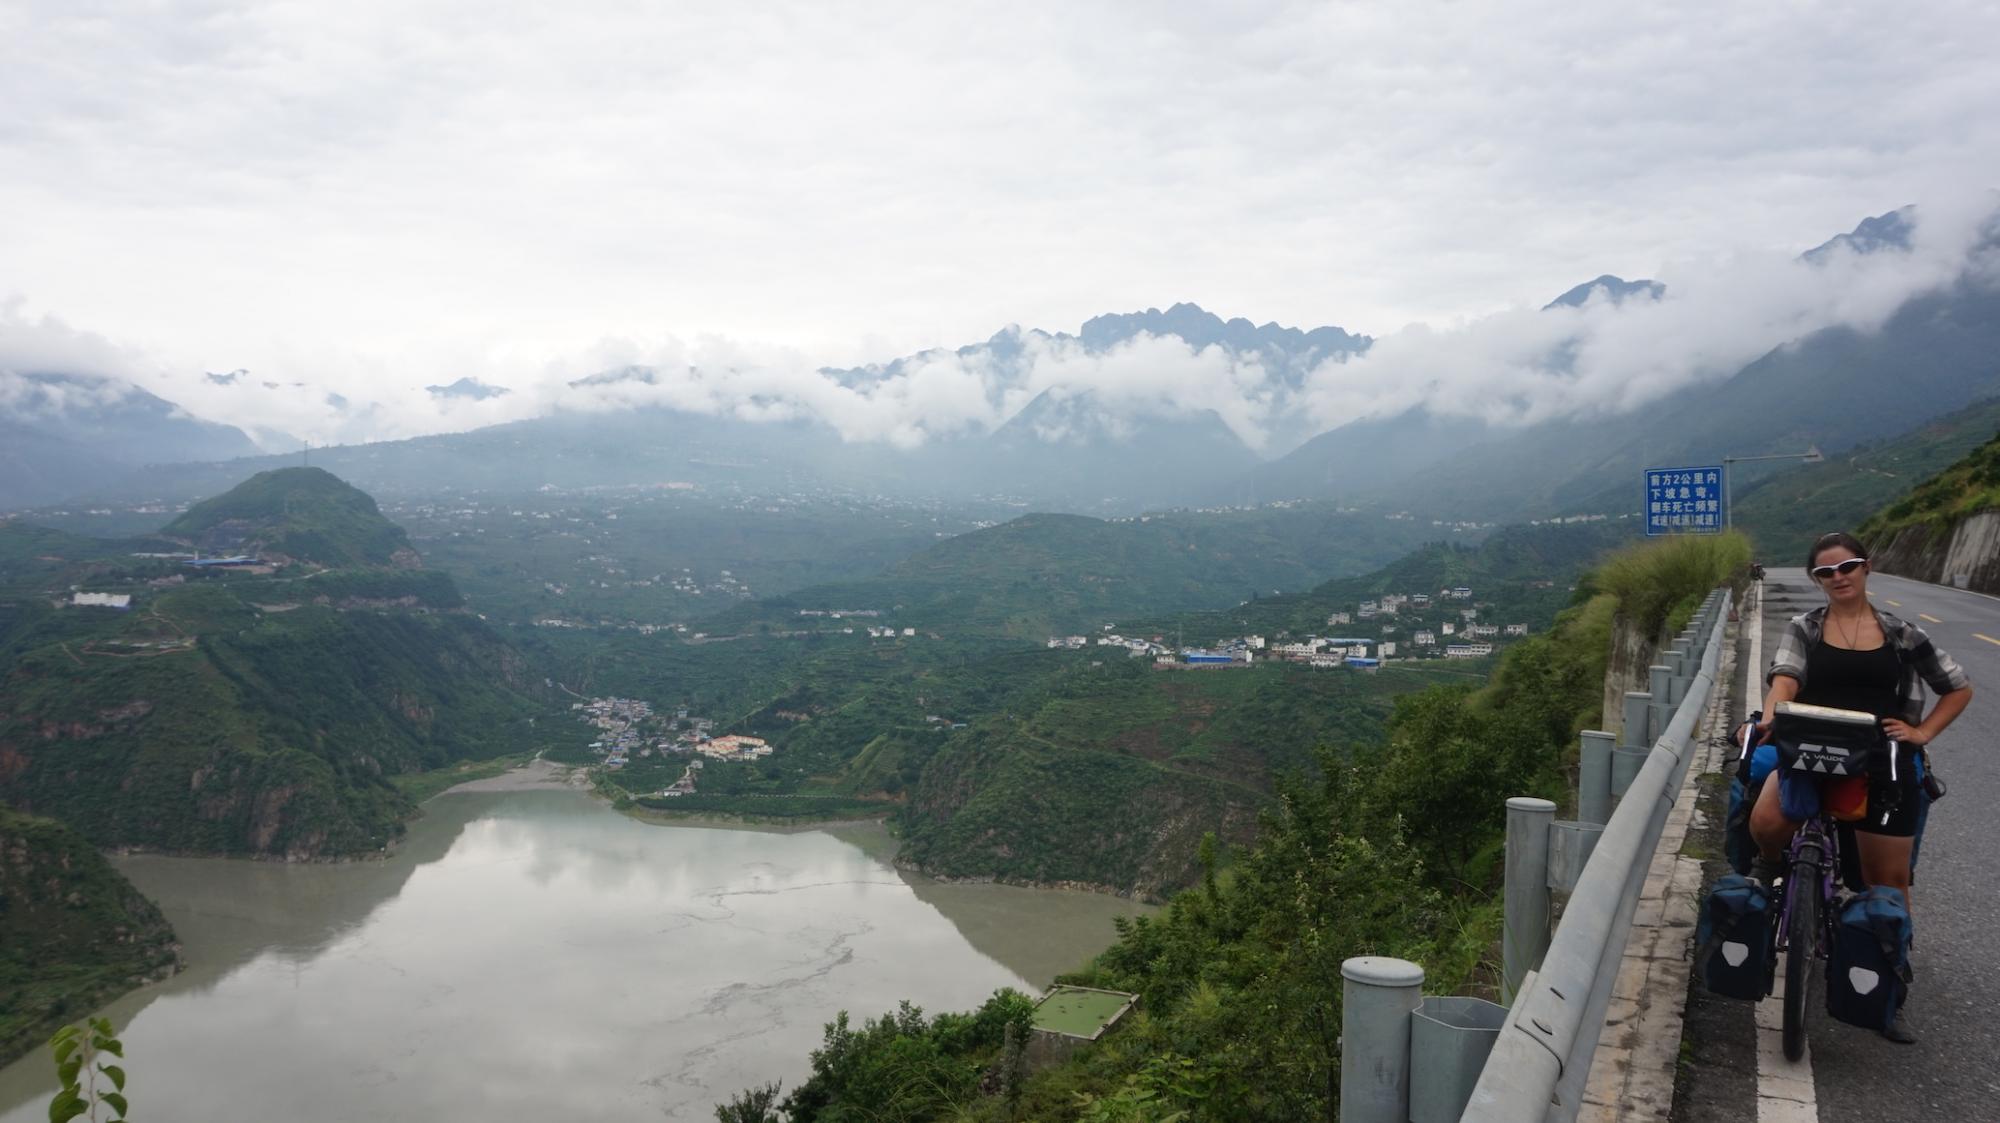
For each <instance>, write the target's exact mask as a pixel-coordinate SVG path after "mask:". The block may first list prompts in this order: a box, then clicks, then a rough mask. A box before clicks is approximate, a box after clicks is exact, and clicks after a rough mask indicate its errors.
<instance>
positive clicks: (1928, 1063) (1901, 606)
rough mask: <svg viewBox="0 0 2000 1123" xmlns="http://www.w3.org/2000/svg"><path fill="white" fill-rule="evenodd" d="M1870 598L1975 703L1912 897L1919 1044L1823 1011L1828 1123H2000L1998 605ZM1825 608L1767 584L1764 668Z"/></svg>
mask: <svg viewBox="0 0 2000 1123" xmlns="http://www.w3.org/2000/svg"><path fill="white" fill-rule="evenodd" d="M1868 591H1869V594H1870V596H1871V597H1872V598H1873V599H1874V601H1875V606H1876V607H1877V608H1879V609H1882V610H1884V611H1887V612H1892V613H1895V614H1896V615H1898V616H1900V617H1902V618H1903V619H1905V620H1909V621H1911V622H1913V623H1915V624H1917V625H1919V626H1920V627H1922V628H1923V629H1924V631H1926V632H1928V633H1929V634H1930V637H1931V639H1932V641H1933V642H1935V643H1936V644H1937V645H1938V646H1939V647H1942V648H1943V649H1944V650H1946V651H1948V652H1950V653H1951V654H1952V656H1953V657H1955V658H1956V659H1957V660H1958V661H1959V662H1960V663H1961V664H1962V665H1964V667H1965V670H1966V673H1967V674H1969V675H1970V676H1971V677H1972V685H1973V689H1974V690H1975V692H1976V693H1975V695H1974V698H1973V702H1972V706H1971V708H1970V709H1968V710H1967V711H1966V712H1965V714H1964V715H1963V716H1961V717H1960V718H1959V719H1958V721H1957V722H1956V723H1955V724H1953V725H1952V727H1951V729H1950V730H1949V731H1948V732H1946V733H1945V735H1944V736H1942V737H1940V738H1939V739H1938V741H1937V742H1936V744H1934V745H1933V746H1932V748H1931V757H1932V760H1933V761H1934V762H1935V763H1936V766H1937V771H1938V775H1940V776H1942V777H1943V778H1944V779H1945V781H1946V783H1947V784H1948V785H1949V786H1950V791H1949V792H1948V793H1947V794H1946V796H1945V798H1944V799H1943V800H1940V801H1939V802H1938V803H1937V804H1936V805H1935V806H1934V807H1933V808H1932V809H1931V817H1930V823H1929V826H1928V827H1927V829H1926V832H1925V835H1924V843H1923V853H1922V856H1921V859H1920V861H1919V863H1918V866H1917V880H1916V885H1915V886H1914V889H1913V893H1912V896H1913V902H1912V907H1913V914H1914V917H1915V920H1916V946H1915V966H1916V982H1915V984H1914V985H1913V986H1912V987H1911V989H1910V1001H1909V1005H1908V1006H1907V1007H1906V1008H1905V1009H1906V1011H1907V1017H1908V1019H1909V1021H1910V1024H1911V1025H1912V1026H1914V1027H1915V1029H1916V1031H1917V1033H1918V1034H1919V1035H1920V1037H1921V1040H1920V1041H1919V1042H1918V1043H1917V1044H1915V1045H1895V1044H1891V1043H1890V1042H1888V1041H1885V1040H1883V1039H1882V1038H1881V1037H1879V1036H1877V1035H1875V1034H1871V1033H1868V1032H1866V1031H1864V1030H1859V1029H1855V1028H1853V1027H1850V1026H1846V1025H1842V1024H1841V1023H1839V1022H1835V1021H1833V1020H1832V1019H1830V1018H1828V1017H1827V1016H1826V1012H1825V1009H1824V1008H1823V1006H1822V1008H1821V1009H1820V1010H1819V1011H1817V1013H1816V1015H1815V1017H1814V1020H1813V1022H1812V1025H1811V1041H1812V1064H1813V1082H1814V1084H1815V1085H1816V1087H1817V1090H1818V1093H1819V1117H1820V1119H1821V1120H1822V1121H1824V1123H1896V1121H1901V1120H1909V1121H1911V1123H1915V1121H1918V1120H1922V1121H1925V1123H1936V1121H1938V1120H1945V1121H1949V1123H1977V1121H1986V1120H2000V599H1996V598H1993V597H1989V596H1985V595H1982V594H1979V593H1971V592H1966V591H1964V590H1960V589H1949V588H1941V587H1939V586H1936V585H1926V584H1922V583H1920V582H1916V581H1907V580H1903V579H1902V578H1897V577H1889V576H1885V575H1882V574H1875V575H1873V576H1871V577H1870V578H1869V579H1868ZM1821 603H1823V598H1821V596H1820V594H1819V592H1818V590H1817V589H1815V588H1814V587H1813V585H1812V582H1811V581H1810V580H1808V579H1807V578H1806V575H1805V572H1804V571H1803V570H1798V569H1791V570H1772V571H1771V572H1770V575H1769V577H1768V578H1767V580H1766V583H1765V602H1764V605H1765V607H1764V654H1765V658H1766V660H1768V659H1769V657H1770V653H1771V651H1772V650H1773V648H1774V646H1775V644H1776V642H1777V637H1778V635H1779V634H1780V632H1781V630H1782V629H1783V628H1784V627H1785V624H1786V622H1787V621H1788V620H1789V619H1790V618H1791V616H1792V615H1794V614H1796V613H1799V612H1803V611H1805V610H1806V609H1808V608H1812V607H1815V606H1817V605H1819V604H1821ZM1928 702H1929V700H1928V699H1927V701H1926V704H1927V706H1928ZM1750 1117H1751V1118H1754V1109H1753V1111H1752V1114H1751V1116H1750Z"/></svg>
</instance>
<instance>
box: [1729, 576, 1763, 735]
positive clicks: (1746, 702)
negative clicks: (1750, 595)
mask: <svg viewBox="0 0 2000 1123" xmlns="http://www.w3.org/2000/svg"><path fill="white" fill-rule="evenodd" d="M1756 588H1757V596H1756V601H1757V604H1756V607H1755V609H1753V610H1752V611H1751V612H1750V613H1749V616H1750V652H1749V654H1750V658H1749V659H1748V660H1746V661H1745V662H1744V665H1743V712H1744V713H1746V714H1747V713H1749V712H1750V711H1751V710H1754V709H1759V708H1761V707H1762V706H1763V704H1764V692H1763V691H1762V690H1759V689H1758V687H1760V686H1762V685H1764V674H1763V670H1764V583H1763V582H1762V581H1759V582H1757V585H1756ZM1743 616H1744V614H1743V613H1742V612H1738V613H1737V614H1736V619H1737V622H1738V623H1739V624H1740V623H1741V622H1742V620H1743Z"/></svg>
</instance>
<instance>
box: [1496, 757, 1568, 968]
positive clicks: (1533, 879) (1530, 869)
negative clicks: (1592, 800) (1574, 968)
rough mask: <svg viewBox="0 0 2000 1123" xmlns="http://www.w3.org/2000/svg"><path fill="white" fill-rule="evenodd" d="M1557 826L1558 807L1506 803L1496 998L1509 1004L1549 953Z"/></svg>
mask: <svg viewBox="0 0 2000 1123" xmlns="http://www.w3.org/2000/svg"><path fill="white" fill-rule="evenodd" d="M1555 821H1556V805H1555V804H1554V803H1552V802H1550V801H1549V800H1546V799H1536V798H1535V797H1533V796H1525V795H1517V796H1515V797H1513V798H1512V799H1509V800H1508V801H1507V872H1506V879H1507V880H1506V884H1505V886H1504V889H1503V896H1504V907H1505V910H1506V919H1505V927H1504V928H1503V929H1502V931H1501V937H1500V961H1501V978H1500V997H1501V999H1502V1000H1503V1001H1505V1002H1507V1003H1509V1004H1511V1003H1512V1002H1513V1001H1514V995H1515V993H1516V991H1517V990H1518V989H1519V988H1520V986H1521V980H1522V979H1524V978H1526V977H1527V974H1528V972H1530V971H1533V970H1534V969H1535V968H1537V967H1539V966H1541V964H1542V953H1544V952H1546V951H1548V950H1549V825H1550V824H1552V823H1554V822H1555Z"/></svg>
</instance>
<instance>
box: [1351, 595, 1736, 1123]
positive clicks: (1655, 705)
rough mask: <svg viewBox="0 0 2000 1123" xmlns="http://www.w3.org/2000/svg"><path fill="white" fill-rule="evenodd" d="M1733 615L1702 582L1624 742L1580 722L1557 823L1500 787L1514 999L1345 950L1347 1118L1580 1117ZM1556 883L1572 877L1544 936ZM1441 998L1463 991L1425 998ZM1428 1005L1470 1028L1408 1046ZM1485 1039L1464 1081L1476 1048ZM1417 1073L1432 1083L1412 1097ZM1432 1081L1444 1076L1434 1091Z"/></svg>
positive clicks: (1652, 672) (1485, 1121) (1509, 1121)
mask: <svg viewBox="0 0 2000 1123" xmlns="http://www.w3.org/2000/svg"><path fill="white" fill-rule="evenodd" d="M1728 615H1729V595H1728V593H1727V592H1726V591H1724V590H1717V591H1716V592H1714V593H1712V594H1710V596H1709V597H1708V599H1707V600H1705V601H1703V602H1702V605H1701V608H1700V609H1699V610H1698V611H1697V613H1696V614H1695V618H1694V620H1693V621H1692V622H1691V625H1690V627H1689V628H1688V629H1687V630H1686V631H1684V632H1682V633H1681V635H1680V636H1679V637H1677V638H1676V639H1675V641H1674V642H1673V643H1672V644H1671V645H1669V648H1668V650H1667V651H1665V652H1664V653H1662V655H1661V662H1660V663H1659V664H1657V665H1655V666H1652V667H1650V668H1648V676H1649V682H1648V685H1649V686H1650V687H1651V688H1652V689H1651V690H1649V691H1645V692H1633V693H1629V694H1627V695H1626V696H1625V704H1624V714H1623V717H1624V731H1623V732H1624V735H1625V736H1624V740H1625V741H1626V742H1627V744H1626V745H1623V746H1614V745H1613V743H1612V742H1613V738H1612V737H1611V735H1610V734H1608V733H1601V732H1597V731H1594V730H1593V731H1589V732H1586V733H1584V734H1583V738H1582V745H1581V752H1582V757H1581V762H1580V767H1579V769H1578V772H1579V777H1578V781H1579V788H1580V789H1581V790H1580V791H1579V793H1578V799H1577V814H1578V819H1577V821H1574V822H1557V821H1555V811H1556V807H1555V804H1554V803H1552V802H1550V801H1548V800H1543V799H1530V798H1523V797H1517V798H1514V799H1510V800H1508V801H1507V887H1506V901H1505V905H1506V928H1505V933H1504V937H1503V952H1502V960H1503V963H1502V975H1503V978H1502V984H1501V985H1502V992H1503V995H1504V996H1506V997H1509V998H1510V999H1511V1001H1512V1008H1511V1009H1506V1008H1503V1007H1499V1006H1494V1005H1492V1004H1491V1003H1479V1000H1477V999H1437V998H1432V999H1425V998H1424V997H1423V993H1422V990H1423V978H1424V974H1423V969H1422V968H1421V967H1419V966H1417V965H1416V964H1414V963H1409V962H1406V961H1404V960H1400V959H1387V958H1382V957H1377V956H1363V957H1358V958H1355V959H1350V960H1348V961H1347V962H1346V963H1344V964H1342V967H1341V973H1342V975H1343V976H1344V977H1345V985H1344V992H1345V993H1344V1003H1345V1005H1344V1009H1343V1012H1342V1027H1341V1028H1342V1045H1341V1086H1340V1121H1341V1123H1449V1121H1450V1120H1453V1119H1457V1120H1460V1121H1461V1123H1516V1121H1519V1123H1528V1121H1532V1120H1540V1121H1544V1123H1568V1121H1570V1120H1573V1119H1575V1118H1576V1115H1577V1112H1578V1110H1579V1109H1580V1108H1581V1107H1582V1104H1583V1088H1584V1083H1585V1081H1586V1080H1588V1078H1589V1075H1590V1064H1591V1060H1592V1058H1593V1055H1594V1054H1595V1052H1596V1050H1597V1041H1598V1037H1599V1035H1600V1033H1601V1031H1602V1029H1603V1026H1604V1012H1605V1010H1606V1008H1607V1007H1608V1006H1609V1005H1610V1001H1611V989H1612V986H1613V984H1614V983H1615V981H1616V979H1617V976H1618V969H1619V965H1620V963H1621V961H1622V960H1623V958H1624V953H1625V944H1626V941H1627V939H1628V938H1629V936H1630V934H1631V929H1632V915H1633V913H1634V912H1635V911H1636V909H1637V906H1638V901H1639V893H1640V891H1641V889H1642V888H1643V886H1644V884H1645V879H1646V871H1647V869H1648V868H1649V867H1650V866H1651V864H1652V859H1653V852H1654V850H1655V849H1656V848H1657V847H1658V845H1659V840H1660V835H1661V832H1662V830H1663V829H1664V827H1665V825H1666V819H1667V813H1668V812H1669V811H1670V810H1671V809H1672V807H1673V804H1674V801H1675V800H1676V799H1678V798H1679V795H1680V790H1681V783H1682V780H1683V779H1684V778H1685V776H1686V774H1687V769H1688V766H1689V764H1690V763H1691V762H1692V761H1693V759H1694V756H1695V754H1694V752H1693V741H1694V734H1695V729H1696V726H1697V725H1698V723H1699V722H1700V720H1701V715H1702V712H1703V711H1704V710H1705V709H1706V708H1707V705H1708V699H1709V695H1710V693H1711V692H1712V691H1713V688H1714V685H1715V676H1716V668H1717V667H1718V665H1719V664H1720V661H1721V654H1722V642H1723V631H1724V627H1725V625H1726V622H1727V618H1728ZM1649 736H1650V738H1651V739H1650V742H1649V741H1648V737H1649ZM1649 743H1650V748H1641V747H1640V746H1644V745H1647V744H1649ZM1613 796H1617V797H1618V798H1617V804H1616V809H1615V810H1613V809H1612V798H1613ZM1607 813H1608V814H1607ZM1551 890H1570V897H1569V902H1568V904H1567V906H1566V907H1565V909H1564V911H1563V918H1562V923H1561V924H1560V925H1559V926H1558V927H1557V928H1556V930H1555V932H1554V934H1553V936H1551V934H1550V932H1549V916H1550V911H1551V900H1550V892H1551ZM1538 965H1539V967H1540V970H1539V972H1537V971H1536V970H1535V968H1536V967H1537V966H1538ZM1446 1002H1448V1003H1456V1004H1457V1005H1456V1006H1453V1007H1452V1008H1451V1009H1450V1010H1448V1011H1446V1010H1444V1009H1442V1008H1441V1007H1440V1008H1439V1009H1437V1010H1433V1009H1432V1007H1435V1006H1438V1004H1440V1003H1446ZM1474 1003H1479V1005H1481V1006H1484V1007H1485V1010H1484V1011H1483V1012H1482V1011H1480V1010H1476V1009H1473V1008H1472V1006H1471V1004H1474ZM1425 1017H1432V1019H1433V1020H1436V1019H1437V1018H1439V1017H1444V1018H1448V1019H1449V1020H1451V1021H1453V1022H1454V1023H1456V1025H1457V1026H1458V1027H1459V1028H1460V1029H1462V1030H1463V1031H1464V1032H1460V1033H1457V1034H1455V1035H1445V1036H1443V1037H1441V1036H1440V1035H1439V1034H1438V1033H1437V1032H1436V1031H1435V1030H1432V1032H1430V1034H1429V1035H1428V1040H1429V1041H1430V1042H1440V1041H1442V1042H1445V1044H1443V1045H1441V1046H1440V1045H1438V1044H1430V1045H1429V1046H1428V1047H1427V1048H1425V1049H1422V1050H1413V1049H1412V1047H1411V1045H1412V1028H1411V1027H1412V1026H1413V1025H1418V1024H1419V1023H1423V1019H1424V1018H1425ZM1420 1028H1425V1029H1431V1027H1430V1026H1429V1025H1428V1023H1423V1024H1422V1025H1421V1026H1420ZM1482 1028H1483V1029H1484V1030H1485V1032H1479V1030H1480V1029H1482ZM1488 1049H1490V1052H1487V1053H1486V1055H1485V1057H1484V1064H1483V1067H1478V1068H1477V1072H1478V1078H1477V1082H1476V1084H1471V1082H1470V1081H1469V1080H1468V1076H1469V1074H1470V1073H1472V1072H1473V1071H1475V1067H1476V1066H1478V1065H1479V1064H1480V1058H1479V1057H1478V1056H1477V1054H1478V1053H1480V1052H1486V1050H1488ZM1413 1082H1414V1083H1416V1084H1417V1085H1418V1086H1419V1087H1423V1088H1425V1090H1426V1093H1427V1094H1425V1095H1421V1096H1416V1097H1413V1096H1412V1093H1411V1087H1412V1083H1413ZM1468 1084H1471V1086H1469V1087H1468V1086H1467V1085H1468ZM1441 1085H1448V1086H1450V1087H1452V1088H1453V1089H1454V1090H1453V1091H1452V1092H1450V1093H1449V1094H1445V1095H1439V1094H1438V1091H1439V1087H1440V1086H1441ZM1461 1108H1462V1110H1461Z"/></svg>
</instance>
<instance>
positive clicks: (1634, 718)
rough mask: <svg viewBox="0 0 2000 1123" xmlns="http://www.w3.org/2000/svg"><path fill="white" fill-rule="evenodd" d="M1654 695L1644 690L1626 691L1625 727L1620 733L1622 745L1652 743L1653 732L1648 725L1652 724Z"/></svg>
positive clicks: (1619, 741)
mask: <svg viewBox="0 0 2000 1123" xmlns="http://www.w3.org/2000/svg"><path fill="white" fill-rule="evenodd" d="M1652 701H1653V696H1652V695H1651V694H1648V693H1646V692H1645V691H1643V690H1627V691H1626V692H1625V722H1624V724H1625V729H1624V732H1623V733H1622V734H1620V735H1619V740H1618V743H1619V744H1621V745H1650V744H1652V743H1653V734H1652V731H1651V730H1650V729H1648V728H1647V727H1648V726H1650V725H1651V724H1652V720H1653V709H1652Z"/></svg>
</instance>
